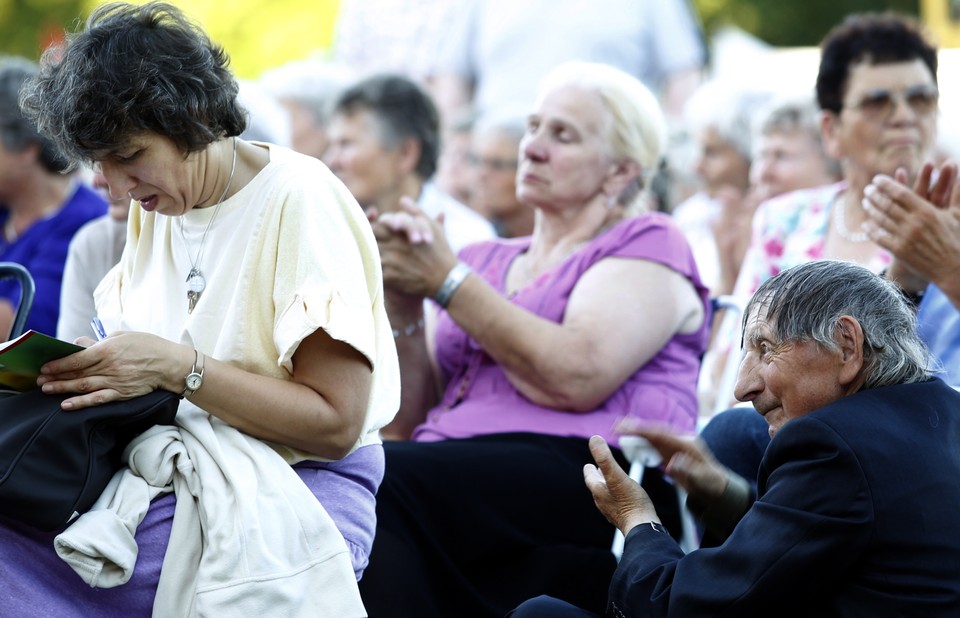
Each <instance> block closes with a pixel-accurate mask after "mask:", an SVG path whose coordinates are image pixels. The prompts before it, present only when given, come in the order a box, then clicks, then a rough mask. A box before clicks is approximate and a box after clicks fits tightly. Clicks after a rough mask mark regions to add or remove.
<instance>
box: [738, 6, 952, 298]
mask: <svg viewBox="0 0 960 618" xmlns="http://www.w3.org/2000/svg"><path fill="white" fill-rule="evenodd" d="M816 88H817V102H818V103H819V105H820V109H821V117H820V128H821V132H822V137H823V144H824V149H825V150H826V152H827V154H829V155H830V156H832V157H834V158H836V159H838V160H839V161H840V162H841V165H842V169H843V178H842V180H841V182H839V183H837V184H832V185H828V186H825V187H818V188H814V189H809V190H804V191H797V192H794V193H790V194H787V195H785V196H783V197H781V198H779V199H775V200H770V201H768V202H766V203H765V204H763V205H762V206H761V207H760V208H759V209H758V210H757V213H756V215H755V217H754V224H753V239H752V242H751V246H750V248H749V249H748V251H747V255H746V257H745V259H744V263H743V266H742V269H741V271H740V275H739V277H738V279H737V285H736V288H735V294H738V295H740V296H741V297H743V298H747V297H749V296H750V295H751V294H752V293H753V292H754V291H755V290H756V289H757V287H758V286H759V285H760V283H761V282H763V281H765V280H766V279H768V278H770V277H771V276H773V275H775V274H777V273H778V272H780V271H781V270H784V269H786V268H789V267H790V266H795V265H797V264H800V263H803V262H807V261H809V260H812V259H817V258H833V259H841V260H849V261H853V262H859V263H861V264H863V265H865V266H867V267H868V268H871V269H872V270H875V271H879V270H881V269H883V268H884V267H885V266H886V265H887V264H888V263H889V261H890V256H889V255H888V254H887V252H886V251H883V250H882V249H881V248H880V247H878V246H877V245H876V244H874V243H873V242H872V241H871V240H870V239H869V238H867V234H866V232H865V231H864V230H863V229H862V226H863V223H864V222H865V221H866V219H867V215H866V212H865V211H864V209H863V206H862V205H861V201H862V200H863V191H864V188H865V187H866V186H867V185H868V184H869V183H870V181H871V180H872V179H873V177H874V176H876V175H877V174H889V175H891V176H892V175H893V174H894V173H895V172H896V170H898V169H903V170H905V171H906V172H907V174H908V175H909V176H913V175H914V174H915V173H916V172H917V170H919V168H920V165H921V164H922V163H923V162H924V161H925V160H927V159H928V158H929V157H930V156H931V155H932V150H933V146H934V142H935V138H936V133H937V101H938V91H937V50H936V48H935V47H934V46H933V45H932V44H931V43H930V42H929V41H928V40H927V38H926V37H925V36H924V34H923V33H922V32H921V30H920V27H919V25H918V24H917V23H916V22H914V21H913V20H912V19H910V18H907V17H903V16H900V15H895V14H892V13H884V14H870V13H868V14H859V15H851V16H850V17H848V18H847V19H846V20H845V21H844V22H843V23H842V24H840V25H839V26H837V27H835V28H834V29H833V30H832V31H831V32H830V33H829V34H828V35H827V37H826V39H825V40H824V42H823V44H822V45H821V60H820V71H819V74H818V76H817V84H816Z"/></svg>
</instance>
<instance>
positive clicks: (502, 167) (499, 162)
mask: <svg viewBox="0 0 960 618" xmlns="http://www.w3.org/2000/svg"><path fill="white" fill-rule="evenodd" d="M467 162H468V163H469V164H470V165H472V166H473V167H485V168H487V169H488V170H490V171H491V172H515V171H517V160H516V159H495V158H486V157H478V156H476V155H468V156H467Z"/></svg>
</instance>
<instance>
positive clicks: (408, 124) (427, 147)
mask: <svg viewBox="0 0 960 618" xmlns="http://www.w3.org/2000/svg"><path fill="white" fill-rule="evenodd" d="M357 111H368V112H370V113H371V114H373V116H374V117H375V118H376V119H377V123H378V125H379V127H380V129H381V135H380V139H381V141H382V142H383V143H384V144H385V145H388V146H396V145H397V144H398V143H399V142H400V141H402V140H405V139H407V138H410V137H412V138H414V139H415V140H417V141H418V142H420V159H419V160H418V161H417V167H416V171H417V174H418V175H419V176H420V177H421V178H423V179H428V178H430V177H431V176H433V174H434V172H436V171H437V159H438V158H439V156H440V114H439V113H438V112H437V107H436V105H435V104H434V102H433V99H431V98H430V95H429V94H427V93H426V92H425V91H424V90H423V89H422V88H420V86H418V85H417V84H416V83H415V82H413V81H412V80H410V79H408V78H406V77H404V76H402V75H396V74H391V73H384V74H380V75H373V76H371V77H368V78H366V79H363V80H361V81H359V82H357V83H355V84H353V85H352V86H350V87H348V88H346V89H345V90H344V91H343V92H341V93H340V95H339V96H338V97H337V98H336V100H335V101H334V103H333V113H334V114H353V113H355V112H357Z"/></svg>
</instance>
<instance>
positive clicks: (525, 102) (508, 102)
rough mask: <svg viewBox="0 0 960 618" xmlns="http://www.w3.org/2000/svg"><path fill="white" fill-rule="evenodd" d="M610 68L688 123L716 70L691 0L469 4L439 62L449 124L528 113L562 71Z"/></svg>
mask: <svg viewBox="0 0 960 618" xmlns="http://www.w3.org/2000/svg"><path fill="white" fill-rule="evenodd" d="M569 60H578V61H589V62H598V63H602V64H608V65H610V66H613V67H616V68H618V69H620V70H622V71H625V72H627V73H629V74H631V75H633V76H634V77H636V78H637V79H639V80H640V81H641V82H643V83H644V85H646V86H647V87H648V88H650V90H651V91H653V92H654V93H655V94H657V95H659V97H660V100H661V101H662V105H663V107H664V109H665V111H666V113H667V116H668V117H679V115H680V111H681V110H682V108H683V105H684V103H685V101H686V100H687V97H689V96H690V94H691V93H692V92H693V91H694V90H695V89H696V87H697V85H699V83H700V80H701V72H702V69H703V67H704V64H705V63H706V46H705V44H704V40H703V34H702V31H701V28H700V23H699V18H698V16H697V14H696V10H695V8H694V7H693V4H692V3H691V2H689V1H688V0H639V1H638V0H599V1H597V0H559V1H558V0H524V1H523V2H516V1H515V0H467V1H466V2H464V3H463V4H462V5H461V6H460V7H459V9H458V11H457V13H456V20H455V22H454V23H453V24H452V26H451V27H450V30H449V31H448V32H447V33H446V36H445V40H444V46H443V47H442V48H441V50H440V53H438V54H437V56H436V58H435V75H434V76H433V85H432V87H431V91H432V92H433V93H434V96H435V97H436V100H437V104H438V106H439V108H440V110H441V116H442V122H443V123H444V125H445V126H446V125H448V124H449V123H450V122H451V121H452V120H453V119H454V118H455V117H456V113H457V111H458V110H460V109H463V108H466V107H470V108H472V109H473V110H474V111H475V112H476V113H477V114H478V118H480V119H482V118H483V117H484V116H485V115H487V114H493V115H494V116H497V115H507V114H510V113H514V112H515V111H516V110H520V111H521V112H522V113H525V112H526V110H529V109H530V108H531V106H532V105H533V103H534V100H535V99H536V94H537V84H538V83H539V80H540V78H541V77H543V75H545V74H546V73H547V72H548V71H550V69H552V68H553V67H555V66H557V65H558V64H560V63H562V62H565V61H569Z"/></svg>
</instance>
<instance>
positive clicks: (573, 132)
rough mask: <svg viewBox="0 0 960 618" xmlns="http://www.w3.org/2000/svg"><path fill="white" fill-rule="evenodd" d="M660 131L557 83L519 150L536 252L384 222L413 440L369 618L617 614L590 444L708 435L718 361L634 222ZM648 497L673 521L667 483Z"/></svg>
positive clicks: (695, 292)
mask: <svg viewBox="0 0 960 618" xmlns="http://www.w3.org/2000/svg"><path fill="white" fill-rule="evenodd" d="M663 126H664V125H663V120H662V116H661V114H660V111H659V109H658V107H657V104H656V101H655V99H654V98H653V97H652V95H651V94H650V93H649V92H648V91H647V90H646V89H645V88H644V87H643V86H642V85H641V84H640V83H639V82H638V81H637V80H635V79H634V78H632V77H629V76H628V75H626V74H625V73H622V72H620V71H619V70H616V69H613V68H611V67H607V66H602V65H592V64H585V63H573V64H568V65H562V66H561V67H559V68H557V69H556V70H554V71H553V72H551V73H550V74H549V75H548V76H547V77H546V79H545V80H544V82H543V85H542V87H541V94H540V97H539V101H538V103H537V105H536V107H535V111H534V113H533V114H531V115H530V117H529V120H528V124H527V129H526V133H525V135H524V137H523V140H522V141H521V144H520V149H519V159H520V164H519V168H518V172H517V195H518V198H519V199H520V201H521V202H523V203H524V204H526V205H527V206H528V207H531V208H533V209H534V210H535V213H536V217H535V224H534V231H533V234H532V236H530V237H524V238H518V239H509V240H506V239H505V240H497V241H490V242H485V243H480V244H477V245H472V246H470V247H467V248H466V249H464V250H463V251H462V252H461V253H460V256H459V258H460V261H458V259H457V257H456V256H455V255H454V254H453V252H452V251H451V250H450V249H449V247H448V246H447V244H446V242H445V241H444V240H443V238H442V236H441V232H440V228H439V226H438V225H437V223H436V222H433V221H430V220H429V219H428V218H426V217H424V216H423V215H422V214H421V213H419V212H417V211H416V210H415V209H412V208H408V209H407V210H406V211H404V212H401V213H394V214H391V215H389V216H383V217H382V218H381V219H379V220H378V221H377V222H376V223H375V226H374V230H375V234H376V236H377V238H378V241H379V244H380V252H381V257H382V261H383V269H384V281H385V286H386V288H387V291H388V307H389V311H390V316H391V322H392V323H393V325H394V329H395V330H394V334H395V336H396V337H397V347H398V352H399V354H400V366H401V374H402V381H403V382H402V384H403V388H402V404H401V410H400V413H399V415H398V417H397V419H398V420H397V421H396V422H395V423H394V424H393V425H391V427H390V431H391V432H392V435H390V436H389V437H393V438H401V439H402V438H407V437H408V436H409V437H411V438H412V439H411V440H410V441H402V440H400V441H394V442H388V443H386V444H385V449H386V457H387V471H386V477H385V480H384V484H383V485H382V486H381V489H380V492H379V494H378V508H377V515H378V526H377V536H376V540H375V542H374V549H373V552H372V554H371V563H370V566H369V567H368V569H367V571H366V573H365V575H364V578H363V580H362V581H361V594H362V595H363V597H364V603H365V604H366V607H367V609H368V611H369V612H370V615H371V616H381V615H397V616H400V615H404V616H406V615H411V616H412V615H418V616H423V615H444V616H453V615H456V616H500V615H503V613H505V612H506V611H507V610H508V609H510V608H511V607H513V606H514V605H515V604H516V603H517V602H518V601H519V600H522V599H525V598H527V597H529V596H531V595H536V594H542V593H544V592H547V591H552V593H553V594H556V595H559V596H560V597H562V598H565V599H568V600H572V599H578V600H579V601H580V602H582V603H584V604H585V605H586V606H588V607H594V608H596V609H598V610H600V609H602V608H603V605H604V603H605V599H606V588H607V585H608V583H609V581H610V575H611V573H612V571H613V568H614V566H615V561H614V558H613V556H612V554H611V553H610V543H611V540H612V538H613V528H612V527H611V526H609V525H608V524H607V523H606V522H605V521H604V519H603V518H602V517H598V516H597V513H596V509H595V508H594V506H593V503H592V500H591V498H590V496H589V494H588V493H587V492H586V491H585V490H584V487H583V482H582V468H583V465H584V464H585V463H587V462H588V461H589V459H588V458H589V452H588V449H587V440H588V438H589V437H590V436H591V435H594V434H600V435H603V436H605V437H607V438H609V439H611V440H614V442H616V436H614V435H612V432H611V427H612V426H613V424H614V421H615V419H617V418H618V417H622V416H632V417H636V418H639V419H644V420H647V421H650V422H652V423H658V424H662V425H666V426H669V427H673V428H674V429H676V430H679V431H693V429H694V425H695V420H696V415H697V403H696V397H695V383H696V378H697V372H698V366H699V358H700V355H701V354H702V353H703V350H704V348H705V345H706V336H707V330H706V329H707V326H706V323H707V322H706V319H705V318H706V316H707V291H706V288H705V287H704V286H703V285H702V283H701V282H700V278H699V275H698V273H697V270H696V265H695V263H694V260H693V256H692V253H691V251H690V248H689V246H688V245H687V243H686V240H685V239H684V237H683V234H682V233H681V232H680V231H679V229H678V228H676V226H675V225H674V224H673V222H672V221H671V220H670V219H669V218H668V217H666V216H664V215H660V214H644V215H640V216H633V215H634V213H632V212H631V209H632V207H633V206H634V203H635V202H636V201H637V196H638V194H639V192H640V190H641V188H642V185H643V179H644V175H645V172H647V171H648V170H652V169H654V168H655V166H656V162H657V160H658V158H659V156H660V150H661V147H662V144H663ZM424 297H432V298H434V299H435V300H436V301H437V304H438V305H439V306H440V307H441V308H442V309H441V310H440V311H439V312H438V313H437V314H436V315H433V314H429V315H426V316H425V315H424V314H423V307H424V303H423V298H424ZM424 324H425V325H426V326H425V329H424V328H421V326H422V325H424ZM424 330H425V331H426V332H424ZM621 462H623V458H622V456H621ZM644 481H645V486H649V488H650V490H651V491H653V493H654V494H656V495H655V497H654V499H655V500H656V501H657V502H658V507H657V508H658V509H659V508H661V506H662V507H663V508H664V509H666V510H669V509H670V508H671V507H673V511H674V513H673V515H674V516H676V503H677V502H676V496H675V494H674V493H673V490H672V489H671V488H670V487H669V486H668V485H666V484H665V482H664V480H663V478H662V477H661V476H660V475H659V473H658V472H657V471H655V470H650V471H649V474H648V475H647V476H645V479H644ZM658 512H659V511H658ZM669 521H670V517H669V516H668V517H667V518H666V519H665V522H669ZM674 530H676V527H674Z"/></svg>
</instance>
